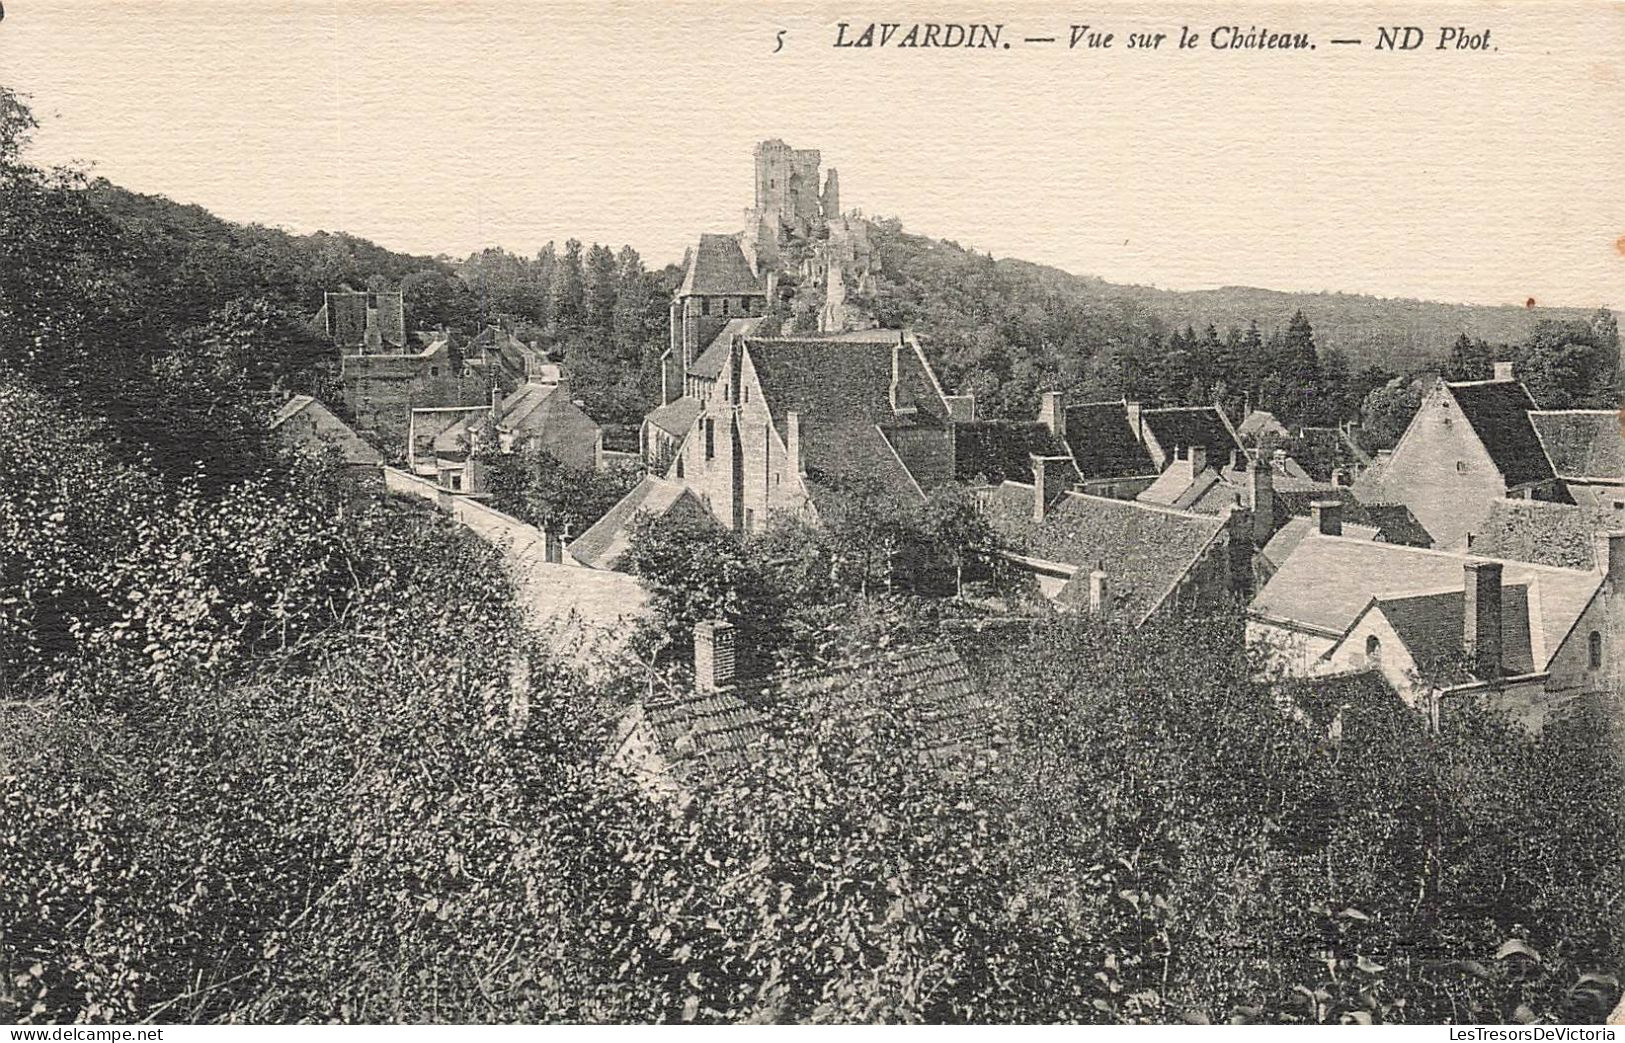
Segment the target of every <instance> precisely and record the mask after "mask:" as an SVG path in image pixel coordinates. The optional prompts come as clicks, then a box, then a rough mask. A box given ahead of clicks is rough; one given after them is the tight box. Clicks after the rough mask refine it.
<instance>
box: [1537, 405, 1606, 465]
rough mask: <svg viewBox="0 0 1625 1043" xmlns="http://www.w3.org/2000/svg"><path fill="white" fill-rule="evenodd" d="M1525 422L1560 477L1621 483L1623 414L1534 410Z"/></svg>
mask: <svg viewBox="0 0 1625 1043" xmlns="http://www.w3.org/2000/svg"><path fill="white" fill-rule="evenodd" d="M1529 420H1530V422H1531V423H1533V424H1534V425H1535V434H1536V435H1537V436H1538V437H1539V438H1540V442H1541V445H1542V446H1544V447H1545V449H1546V455H1547V456H1548V457H1549V458H1550V459H1551V461H1552V468H1553V469H1554V470H1555V471H1556V472H1557V473H1558V475H1559V476H1560V477H1562V478H1566V479H1569V480H1572V481H1585V480H1590V481H1601V482H1625V412H1616V411H1615V410H1612V409H1538V410H1535V411H1533V412H1531V413H1530V414H1529Z"/></svg>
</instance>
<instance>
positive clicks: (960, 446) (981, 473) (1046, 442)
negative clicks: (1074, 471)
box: [953, 420, 1077, 485]
mask: <svg viewBox="0 0 1625 1043" xmlns="http://www.w3.org/2000/svg"><path fill="white" fill-rule="evenodd" d="M953 433H954V477H955V479H957V480H958V481H961V482H970V481H976V480H981V481H985V482H987V483H988V484H989V485H998V484H999V483H1000V482H1003V481H1006V480H1014V481H1029V482H1030V481H1032V478H1033V465H1032V458H1033V457H1034V456H1068V455H1070V454H1069V452H1068V450H1067V447H1066V443H1064V442H1062V441H1061V440H1060V439H1058V438H1056V437H1055V436H1054V435H1052V434H1050V430H1049V428H1047V427H1045V426H1044V425H1043V424H1040V423H1038V422H1037V421H1026V420H974V421H970V422H968V423H961V424H955V425H954V426H953ZM1073 477H1077V476H1076V475H1074V476H1073Z"/></svg>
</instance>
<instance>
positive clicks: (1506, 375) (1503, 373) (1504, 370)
mask: <svg viewBox="0 0 1625 1043" xmlns="http://www.w3.org/2000/svg"><path fill="white" fill-rule="evenodd" d="M1494 368H1495V379H1496V380H1511V379H1512V363H1510V362H1497V363H1494Z"/></svg>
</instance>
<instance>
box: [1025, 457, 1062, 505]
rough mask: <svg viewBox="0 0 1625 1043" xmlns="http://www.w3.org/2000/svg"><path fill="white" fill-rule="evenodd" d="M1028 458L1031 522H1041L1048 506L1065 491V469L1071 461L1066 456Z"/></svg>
mask: <svg viewBox="0 0 1625 1043" xmlns="http://www.w3.org/2000/svg"><path fill="white" fill-rule="evenodd" d="M1028 458H1029V459H1030V460H1031V461H1032V465H1033V521H1035V522H1041V521H1043V520H1044V515H1045V514H1046V513H1048V511H1049V505H1050V504H1051V503H1053V502H1054V501H1055V498H1056V497H1058V496H1060V495H1061V493H1063V492H1065V491H1066V486H1067V474H1066V470H1065V468H1066V465H1068V464H1070V463H1071V462H1072V459H1071V457H1066V456H1039V455H1038V454H1037V453H1032V454H1030V455H1029V457H1028Z"/></svg>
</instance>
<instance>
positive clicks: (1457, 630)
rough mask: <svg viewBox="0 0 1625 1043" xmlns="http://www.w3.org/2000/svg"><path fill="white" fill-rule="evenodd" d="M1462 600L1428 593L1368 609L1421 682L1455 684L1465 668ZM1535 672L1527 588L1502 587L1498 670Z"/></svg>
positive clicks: (1459, 595)
mask: <svg viewBox="0 0 1625 1043" xmlns="http://www.w3.org/2000/svg"><path fill="white" fill-rule="evenodd" d="M1465 606H1466V596H1465V594H1464V593H1463V591H1461V590H1460V589H1457V590H1442V591H1438V592H1435V593H1432V594H1406V595H1400V596H1397V597H1379V598H1374V599H1373V600H1372V604H1371V610H1373V611H1378V612H1381V613H1382V615H1383V618H1385V619H1387V620H1388V625H1389V626H1391V627H1392V628H1393V630H1394V633H1395V634H1396V635H1397V636H1398V637H1399V640H1400V641H1401V642H1402V643H1403V644H1404V645H1405V649H1406V651H1408V652H1409V653H1410V654H1411V660H1412V661H1413V662H1414V663H1415V664H1416V668H1417V670H1418V671H1420V672H1421V674H1422V676H1423V677H1426V678H1428V679H1430V680H1449V681H1460V680H1465V679H1466V678H1465V677H1461V676H1459V674H1460V672H1461V671H1462V670H1463V669H1464V668H1467V667H1468V666H1469V664H1467V663H1466V662H1465V660H1464V657H1463V655H1462V636H1463V630H1464V623H1465V617H1464V614H1463V613H1464V612H1465ZM1535 670H1536V667H1535V662H1534V653H1533V651H1532V646H1531V643H1530V634H1529V585H1528V584H1527V583H1516V584H1503V585H1502V587H1501V671H1502V673H1504V674H1506V675H1508V676H1512V677H1517V676H1519V675H1521V674H1532V673H1534V672H1535Z"/></svg>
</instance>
